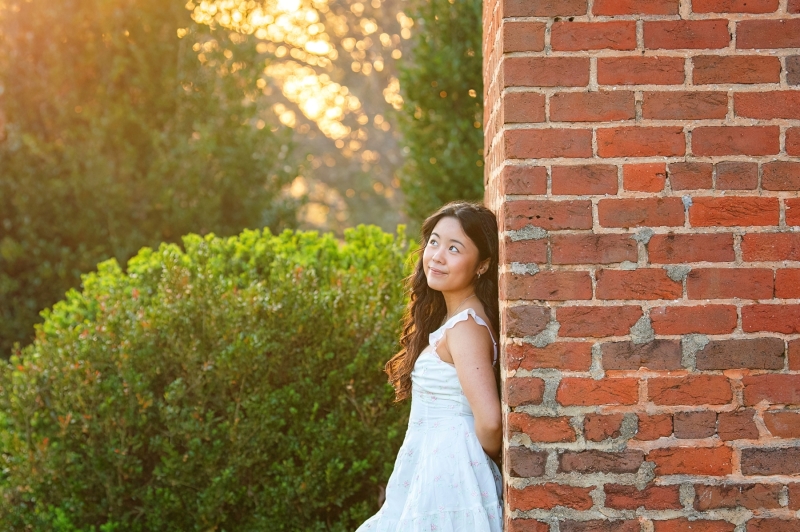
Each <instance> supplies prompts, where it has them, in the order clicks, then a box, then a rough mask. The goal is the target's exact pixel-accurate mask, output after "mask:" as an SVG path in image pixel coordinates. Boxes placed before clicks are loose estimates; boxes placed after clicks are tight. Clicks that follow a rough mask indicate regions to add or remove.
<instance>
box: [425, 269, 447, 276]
mask: <svg viewBox="0 0 800 532" xmlns="http://www.w3.org/2000/svg"><path fill="white" fill-rule="evenodd" d="M428 269H429V270H430V271H431V272H433V273H438V274H439V275H444V272H443V271H441V270H437V269H436V268H428Z"/></svg>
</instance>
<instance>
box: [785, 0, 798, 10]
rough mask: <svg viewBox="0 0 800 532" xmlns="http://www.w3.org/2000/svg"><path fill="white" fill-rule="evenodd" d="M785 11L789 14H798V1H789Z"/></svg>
mask: <svg viewBox="0 0 800 532" xmlns="http://www.w3.org/2000/svg"><path fill="white" fill-rule="evenodd" d="M786 11H787V12H789V13H800V0H789V3H788V5H787V6H786Z"/></svg>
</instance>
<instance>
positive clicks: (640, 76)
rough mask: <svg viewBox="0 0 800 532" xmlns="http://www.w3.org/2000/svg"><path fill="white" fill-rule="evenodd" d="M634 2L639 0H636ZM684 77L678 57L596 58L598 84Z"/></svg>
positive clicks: (668, 82) (677, 80) (662, 82)
mask: <svg viewBox="0 0 800 532" xmlns="http://www.w3.org/2000/svg"><path fill="white" fill-rule="evenodd" d="M635 3H636V4H639V3H641V2H640V1H639V0H636V1H635ZM776 59H777V58H776ZM684 78H685V74H684V62H683V59H682V58H680V57H600V58H598V59H597V82H598V83H599V84H600V85H681V84H683V81H684Z"/></svg>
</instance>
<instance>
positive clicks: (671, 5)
mask: <svg viewBox="0 0 800 532" xmlns="http://www.w3.org/2000/svg"><path fill="white" fill-rule="evenodd" d="M679 3H680V2H679V0H595V2H594V4H593V5H592V13H593V14H595V15H677V14H678V7H679Z"/></svg>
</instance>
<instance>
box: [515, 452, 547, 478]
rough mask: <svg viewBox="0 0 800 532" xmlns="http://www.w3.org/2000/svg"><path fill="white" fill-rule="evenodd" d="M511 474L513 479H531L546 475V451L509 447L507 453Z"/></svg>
mask: <svg viewBox="0 0 800 532" xmlns="http://www.w3.org/2000/svg"><path fill="white" fill-rule="evenodd" d="M506 452H507V454H506V460H507V462H508V465H509V467H508V469H509V473H511V476H512V477H521V478H530V477H541V476H542V475H544V466H545V463H546V462H547V452H546V451H532V450H530V449H528V448H527V447H516V446H515V447H509V448H508V450H507V451H506Z"/></svg>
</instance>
